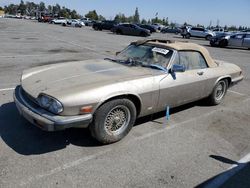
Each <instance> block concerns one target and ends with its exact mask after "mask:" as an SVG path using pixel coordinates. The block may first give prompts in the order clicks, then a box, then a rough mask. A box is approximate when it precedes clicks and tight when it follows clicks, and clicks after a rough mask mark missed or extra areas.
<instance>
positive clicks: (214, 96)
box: [211, 79, 228, 105]
mask: <svg viewBox="0 0 250 188" xmlns="http://www.w3.org/2000/svg"><path fill="white" fill-rule="evenodd" d="M222 82H224V83H225V91H224V94H223V96H222V98H221V99H220V100H217V99H216V88H217V87H218V86H219V85H220V84H221V83H222ZM227 88H228V81H227V80H225V79H224V80H220V81H218V82H217V83H216V85H215V87H214V90H213V93H212V95H211V97H212V99H211V102H212V103H213V104H214V105H217V104H220V103H221V102H222V100H223V99H224V97H225V95H226V93H227Z"/></svg>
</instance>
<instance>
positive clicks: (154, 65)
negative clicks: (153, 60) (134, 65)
mask: <svg viewBox="0 0 250 188" xmlns="http://www.w3.org/2000/svg"><path fill="white" fill-rule="evenodd" d="M142 66H143V67H150V68H153V69H158V70H161V71H163V72H165V73H167V72H168V70H167V69H166V68H164V67H163V66H161V65H156V64H142Z"/></svg>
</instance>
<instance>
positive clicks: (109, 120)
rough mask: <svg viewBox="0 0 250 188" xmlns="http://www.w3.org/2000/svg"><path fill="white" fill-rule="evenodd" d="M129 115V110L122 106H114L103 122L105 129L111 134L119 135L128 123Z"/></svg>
mask: <svg viewBox="0 0 250 188" xmlns="http://www.w3.org/2000/svg"><path fill="white" fill-rule="evenodd" d="M130 118H131V114H130V111H129V109H128V108H127V107H126V106H124V105H118V106H115V107H114V108H113V109H111V110H110V111H109V112H108V114H107V116H106V118H105V121H104V126H105V129H106V130H107V131H108V132H109V133H111V134H114V135H116V134H120V133H121V132H123V131H124V130H125V129H126V128H127V126H128V124H129V122H130Z"/></svg>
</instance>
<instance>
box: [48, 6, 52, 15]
mask: <svg viewBox="0 0 250 188" xmlns="http://www.w3.org/2000/svg"><path fill="white" fill-rule="evenodd" d="M47 9H48V12H49V14H52V12H53V8H52V6H51V5H48V8H47Z"/></svg>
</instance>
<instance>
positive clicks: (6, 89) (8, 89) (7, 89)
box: [0, 87, 15, 92]
mask: <svg viewBox="0 0 250 188" xmlns="http://www.w3.org/2000/svg"><path fill="white" fill-rule="evenodd" d="M14 89H15V88H14V87H13V88H4V89H0V92H1V91H10V90H14Z"/></svg>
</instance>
